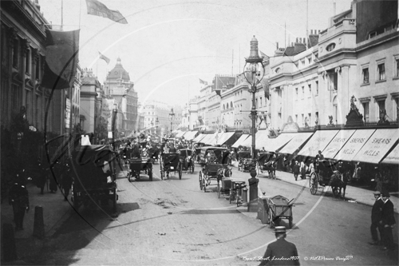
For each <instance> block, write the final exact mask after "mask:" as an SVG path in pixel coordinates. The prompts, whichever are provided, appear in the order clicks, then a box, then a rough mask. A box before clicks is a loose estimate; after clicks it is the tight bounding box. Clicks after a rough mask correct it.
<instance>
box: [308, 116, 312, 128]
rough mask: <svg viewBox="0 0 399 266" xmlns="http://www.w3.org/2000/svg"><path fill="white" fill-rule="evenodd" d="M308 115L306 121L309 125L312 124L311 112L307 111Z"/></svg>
mask: <svg viewBox="0 0 399 266" xmlns="http://www.w3.org/2000/svg"><path fill="white" fill-rule="evenodd" d="M308 117H309V120H308V122H309V126H310V125H312V114H311V113H309V114H308Z"/></svg>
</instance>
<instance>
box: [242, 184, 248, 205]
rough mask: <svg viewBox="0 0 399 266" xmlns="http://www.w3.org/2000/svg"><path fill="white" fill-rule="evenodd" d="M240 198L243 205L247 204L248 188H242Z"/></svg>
mask: <svg viewBox="0 0 399 266" xmlns="http://www.w3.org/2000/svg"><path fill="white" fill-rule="evenodd" d="M241 198H242V203H243V204H246V203H247V202H248V188H243V190H242V195H241Z"/></svg>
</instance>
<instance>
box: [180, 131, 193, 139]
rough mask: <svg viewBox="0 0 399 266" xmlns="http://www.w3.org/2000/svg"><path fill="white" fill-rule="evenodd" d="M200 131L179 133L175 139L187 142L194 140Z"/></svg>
mask: <svg viewBox="0 0 399 266" xmlns="http://www.w3.org/2000/svg"><path fill="white" fill-rule="evenodd" d="M197 133H198V131H178V132H177V133H176V135H175V138H183V137H184V139H185V140H193V139H194V138H195V136H196V135H197Z"/></svg>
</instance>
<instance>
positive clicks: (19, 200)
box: [9, 182, 29, 231]
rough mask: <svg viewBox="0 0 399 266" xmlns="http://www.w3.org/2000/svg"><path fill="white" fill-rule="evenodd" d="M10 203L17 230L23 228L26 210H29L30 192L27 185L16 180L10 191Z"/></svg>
mask: <svg viewBox="0 0 399 266" xmlns="http://www.w3.org/2000/svg"><path fill="white" fill-rule="evenodd" d="M9 204H10V205H12V209H13V213H14V222H15V230H16V231H19V230H23V229H24V227H23V221H24V216H25V212H28V211H29V193H28V190H27V189H26V186H25V185H24V184H22V183H20V182H15V183H14V185H13V186H12V187H11V189H10V192H9Z"/></svg>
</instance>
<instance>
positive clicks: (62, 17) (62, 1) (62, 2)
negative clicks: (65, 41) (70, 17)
mask: <svg viewBox="0 0 399 266" xmlns="http://www.w3.org/2000/svg"><path fill="white" fill-rule="evenodd" d="M63 30H64V0H61V31H63Z"/></svg>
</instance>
